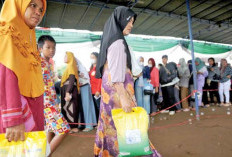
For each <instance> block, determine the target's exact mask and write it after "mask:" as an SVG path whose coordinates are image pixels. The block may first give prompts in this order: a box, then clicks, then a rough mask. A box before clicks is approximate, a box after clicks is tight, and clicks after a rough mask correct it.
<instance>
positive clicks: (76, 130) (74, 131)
mask: <svg viewBox="0 0 232 157" xmlns="http://www.w3.org/2000/svg"><path fill="white" fill-rule="evenodd" d="M79 131H80V130H79V129H77V128H74V129H72V130H70V132H69V133H70V134H74V133H78V132H79Z"/></svg>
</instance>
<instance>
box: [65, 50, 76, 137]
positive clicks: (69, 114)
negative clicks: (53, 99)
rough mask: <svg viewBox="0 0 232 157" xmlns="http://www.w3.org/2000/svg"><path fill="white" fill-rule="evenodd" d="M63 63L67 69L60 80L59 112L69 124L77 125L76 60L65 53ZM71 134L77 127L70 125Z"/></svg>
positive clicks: (68, 53) (71, 55)
mask: <svg viewBox="0 0 232 157" xmlns="http://www.w3.org/2000/svg"><path fill="white" fill-rule="evenodd" d="M64 62H65V63H67V67H66V69H65V71H64V73H63V75H62V79H61V106H62V107H61V108H62V109H61V112H62V114H63V115H64V117H65V119H66V120H67V121H68V122H69V123H78V118H79V104H78V97H79V96H78V93H79V92H80V86H79V77H78V68H77V62H76V58H75V57H74V55H73V53H72V52H66V55H65V58H64ZM70 127H71V129H72V130H71V131H70V132H71V133H77V132H78V131H79V130H78V128H77V127H78V125H75V124H70Z"/></svg>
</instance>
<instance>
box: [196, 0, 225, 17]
mask: <svg viewBox="0 0 232 157" xmlns="http://www.w3.org/2000/svg"><path fill="white" fill-rule="evenodd" d="M221 2H222V1H218V2H217V3H214V4H212V5H211V6H209V7H207V8H205V9H204V10H202V11H200V12H198V13H196V14H194V15H192V17H194V16H197V15H199V14H201V13H203V12H204V11H205V10H207V9H211V8H213V7H214V6H217V5H218V4H220V3H221Z"/></svg>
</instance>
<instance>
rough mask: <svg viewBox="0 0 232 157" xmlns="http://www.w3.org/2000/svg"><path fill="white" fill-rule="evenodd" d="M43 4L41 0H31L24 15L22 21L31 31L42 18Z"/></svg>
mask: <svg viewBox="0 0 232 157" xmlns="http://www.w3.org/2000/svg"><path fill="white" fill-rule="evenodd" d="M42 15H43V2H42V0H31V2H30V3H29V5H28V7H27V9H26V11H25V14H24V21H25V23H26V25H27V26H28V27H30V28H31V29H33V28H35V27H36V26H37V25H38V24H39V23H40V22H41V20H42V18H43V16H42Z"/></svg>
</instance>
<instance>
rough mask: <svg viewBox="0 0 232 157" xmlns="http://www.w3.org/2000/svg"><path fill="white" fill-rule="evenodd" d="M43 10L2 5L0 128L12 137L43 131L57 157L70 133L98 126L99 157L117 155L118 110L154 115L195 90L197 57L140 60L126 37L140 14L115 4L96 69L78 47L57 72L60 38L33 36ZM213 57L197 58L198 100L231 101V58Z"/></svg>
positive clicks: (188, 104) (34, 2) (187, 104)
mask: <svg viewBox="0 0 232 157" xmlns="http://www.w3.org/2000/svg"><path fill="white" fill-rule="evenodd" d="M9 10H11V13H10V14H9ZM45 11H46V1H45V0H31V1H23V0H17V1H16V0H11V1H10V0H7V1H5V3H4V5H3V7H2V11H1V16H0V41H1V45H0V133H6V134H5V135H6V139H8V141H9V142H11V141H18V140H25V135H24V132H30V131H44V130H45V131H46V132H47V139H48V143H49V145H50V156H51V154H52V153H53V152H54V151H55V150H56V148H57V147H58V146H59V144H60V143H61V142H62V140H63V139H64V137H65V136H66V135H67V133H78V132H79V131H81V130H82V131H84V132H88V131H91V130H93V129H94V127H96V129H97V132H96V139H95V144H94V155H95V156H96V157H108V156H115V157H116V156H118V155H119V147H118V142H117V131H116V128H115V125H114V121H113V118H112V113H111V110H112V109H115V108H122V109H123V110H124V111H125V112H127V113H129V112H132V108H133V107H136V106H141V107H143V108H144V109H145V110H146V111H147V113H148V114H150V115H151V116H154V115H155V113H156V112H157V111H158V110H161V109H166V108H168V107H170V106H171V105H173V104H175V103H177V102H179V100H181V99H183V98H185V97H186V96H187V95H188V94H189V93H191V92H192V91H193V74H192V73H193V69H192V63H191V61H188V63H186V61H185V59H184V58H181V59H180V61H179V63H178V64H176V63H174V62H168V56H167V55H164V56H163V57H162V61H163V64H159V65H158V66H157V67H156V63H155V60H154V59H153V58H150V59H149V60H148V65H147V66H144V58H143V57H140V58H139V59H138V61H136V59H135V58H134V57H135V56H134V55H133V53H132V52H131V51H130V49H129V47H128V45H127V42H126V40H125V38H124V36H126V35H128V34H130V32H131V30H132V28H133V24H134V22H135V21H136V16H137V15H136V14H135V13H134V12H133V11H132V10H131V9H129V8H127V7H117V8H116V9H115V10H114V12H113V13H112V15H111V16H110V17H109V19H108V20H107V22H106V24H105V27H104V30H103V36H102V41H101V48H100V53H96V52H93V53H92V54H91V56H90V62H91V67H90V69H88V70H87V69H86V67H84V66H83V64H82V63H81V61H80V60H79V59H78V58H75V56H74V53H72V52H66V54H65V57H64V62H65V63H66V64H67V66H66V69H65V70H64V71H63V73H62V75H61V76H57V75H56V74H55V70H54V67H55V62H54V61H53V59H52V58H53V56H54V55H55V52H56V41H55V39H54V38H53V37H52V36H49V35H43V36H41V37H39V39H38V41H37V42H36V37H35V27H36V26H37V25H38V24H39V22H40V21H41V20H42V17H43V15H44V14H45ZM36 43H37V44H36ZM208 61H209V66H206V65H205V63H204V62H203V61H202V60H201V59H200V58H196V60H195V63H194V64H195V65H196V69H197V91H198V93H197V94H198V97H199V101H198V105H199V106H206V107H207V106H210V105H213V104H214V103H218V104H219V105H220V106H229V105H230V98H231V97H230V93H229V90H230V86H231V75H232V69H231V67H230V65H229V64H228V63H227V61H226V60H225V59H222V60H221V64H220V66H219V67H218V65H217V64H216V63H215V61H214V59H213V58H209V60H208ZM135 67H136V68H135ZM135 69H136V70H135ZM134 89H135V90H134ZM204 89H206V90H204ZM207 89H216V91H209V92H208V91H207ZM208 95H210V97H208ZM214 97H216V101H215V99H214ZM209 98H210V99H209ZM192 102H193V99H190V100H189V101H188V100H185V101H183V102H182V103H179V104H178V105H176V106H174V107H171V108H170V109H169V110H165V111H164V112H169V114H170V115H174V114H175V113H176V112H180V111H182V110H183V111H189V110H190V109H192V110H194V105H193V103H192ZM150 150H151V151H152V153H153V154H151V155H150V156H152V157H160V156H161V155H160V154H159V153H158V152H157V150H156V149H155V148H154V146H153V145H152V143H150Z"/></svg>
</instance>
